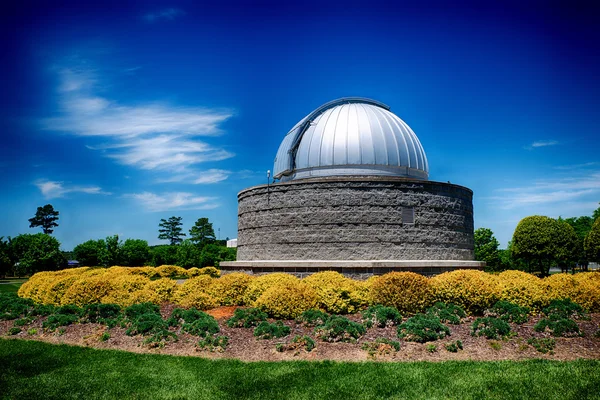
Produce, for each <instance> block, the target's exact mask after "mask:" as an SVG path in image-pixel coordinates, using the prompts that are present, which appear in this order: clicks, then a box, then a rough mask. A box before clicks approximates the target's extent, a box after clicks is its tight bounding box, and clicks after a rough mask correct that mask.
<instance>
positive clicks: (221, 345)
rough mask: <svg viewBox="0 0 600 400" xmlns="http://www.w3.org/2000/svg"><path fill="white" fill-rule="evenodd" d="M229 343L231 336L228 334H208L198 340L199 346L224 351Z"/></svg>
mask: <svg viewBox="0 0 600 400" xmlns="http://www.w3.org/2000/svg"><path fill="white" fill-rule="evenodd" d="M228 344H229V338H228V337H227V336H207V337H205V338H203V339H200V340H199V341H198V348H200V349H206V350H210V351H218V352H223V351H225V349H226V348H227V345H228Z"/></svg>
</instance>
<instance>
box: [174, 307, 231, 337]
mask: <svg viewBox="0 0 600 400" xmlns="http://www.w3.org/2000/svg"><path fill="white" fill-rule="evenodd" d="M181 322H183V323H182V325H181V331H182V332H186V333H189V334H190V335H194V336H200V337H207V336H209V335H213V334H216V333H219V332H220V329H219V323H218V322H217V320H216V319H215V318H214V317H212V316H211V315H208V314H207V313H205V312H202V311H199V310H197V309H195V308H190V309H189V310H185V309H182V308H176V309H174V310H173V312H172V313H171V318H169V320H168V325H169V326H178V325H179V324H180V323H181Z"/></svg>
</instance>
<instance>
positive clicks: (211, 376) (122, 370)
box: [0, 339, 600, 400]
mask: <svg viewBox="0 0 600 400" xmlns="http://www.w3.org/2000/svg"><path fill="white" fill-rule="evenodd" d="M599 388H600V361H590V360H581V361H574V362H555V361H542V360H534V361H524V362H509V361H506V362H471V361H465V362H443V363H427V362H414V363H375V362H368V363H341V362H304V361H296V362H278V363H274V362H256V363H244V362H241V361H236V360H216V361H211V360H205V359H202V358H195V357H174V356H163V355H150V354H134V353H127V352H121V351H112V350H94V349H89V348H80V347H72V346H66V345H50V344H45V343H40V342H33V341H24V340H5V339H0V397H1V398H10V399H57V398H73V399H80V398H87V399H91V398H103V399H125V398H133V399H152V398H158V399H187V398H189V399H240V398H241V399H270V398H276V399H328V400H332V399H389V398H393V399H442V398H451V399H500V398H502V399H525V398H527V399H574V400H575V399H577V400H581V399H600V390H599Z"/></svg>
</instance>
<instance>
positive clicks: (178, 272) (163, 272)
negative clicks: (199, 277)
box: [155, 265, 187, 278]
mask: <svg viewBox="0 0 600 400" xmlns="http://www.w3.org/2000/svg"><path fill="white" fill-rule="evenodd" d="M155 270H156V272H158V274H159V275H160V276H161V277H163V278H177V277H180V276H187V270H186V269H185V268H181V267H178V266H177V265H161V266H160V267H156V269H155Z"/></svg>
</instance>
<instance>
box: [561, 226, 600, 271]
mask: <svg viewBox="0 0 600 400" xmlns="http://www.w3.org/2000/svg"><path fill="white" fill-rule="evenodd" d="M559 219H560V218H559ZM564 221H565V222H566V223H567V224H569V225H571V226H572V227H573V229H574V230H575V233H576V234H577V244H576V248H575V254H576V258H577V260H576V262H577V264H579V265H581V266H583V267H584V268H587V265H588V263H589V261H588V258H587V256H586V253H585V250H584V246H583V242H584V240H585V238H586V237H587V235H588V233H589V232H590V230H591V229H592V225H593V224H594V219H593V218H592V217H589V216H587V215H586V216H583V217H573V218H567V219H565V220H564Z"/></svg>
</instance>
